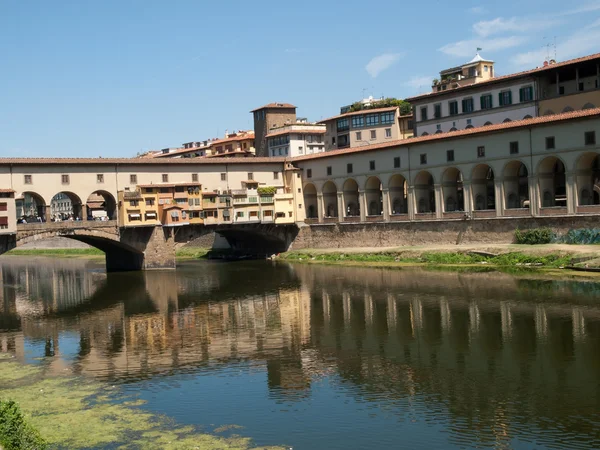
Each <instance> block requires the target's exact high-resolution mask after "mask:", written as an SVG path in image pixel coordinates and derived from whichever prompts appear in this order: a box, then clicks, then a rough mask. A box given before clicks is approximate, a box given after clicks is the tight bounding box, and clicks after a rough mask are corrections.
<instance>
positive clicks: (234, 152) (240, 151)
mask: <svg viewBox="0 0 600 450" xmlns="http://www.w3.org/2000/svg"><path fill="white" fill-rule="evenodd" d="M235 155H253V153H252V152H251V151H250V150H249V149H246V150H244V149H237V150H232V151H230V152H223V153H215V154H214V155H206V156H205V157H204V158H224V157H228V156H229V157H231V156H235Z"/></svg>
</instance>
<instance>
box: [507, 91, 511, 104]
mask: <svg viewBox="0 0 600 450" xmlns="http://www.w3.org/2000/svg"><path fill="white" fill-rule="evenodd" d="M508 104H509V105H512V91H508Z"/></svg>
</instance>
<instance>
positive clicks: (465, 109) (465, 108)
mask: <svg viewBox="0 0 600 450" xmlns="http://www.w3.org/2000/svg"><path fill="white" fill-rule="evenodd" d="M466 111H467V101H466V100H463V101H462V112H463V113H464V112H466Z"/></svg>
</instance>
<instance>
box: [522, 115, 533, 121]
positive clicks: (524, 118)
mask: <svg viewBox="0 0 600 450" xmlns="http://www.w3.org/2000/svg"><path fill="white" fill-rule="evenodd" d="M527 119H533V117H531V116H530V115H529V114H527V115H526V116H525V117H523V120H527Z"/></svg>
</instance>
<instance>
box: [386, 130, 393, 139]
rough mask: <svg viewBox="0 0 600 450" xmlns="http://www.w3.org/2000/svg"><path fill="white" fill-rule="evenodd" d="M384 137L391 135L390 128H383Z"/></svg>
mask: <svg viewBox="0 0 600 450" xmlns="http://www.w3.org/2000/svg"><path fill="white" fill-rule="evenodd" d="M385 137H386V138H391V137H392V129H391V128H386V129H385Z"/></svg>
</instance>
